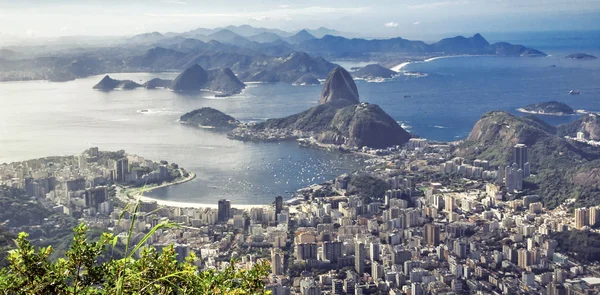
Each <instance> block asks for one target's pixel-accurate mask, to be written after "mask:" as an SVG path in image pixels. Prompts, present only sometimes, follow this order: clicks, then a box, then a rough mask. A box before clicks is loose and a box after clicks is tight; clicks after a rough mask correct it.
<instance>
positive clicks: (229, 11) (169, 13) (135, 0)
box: [0, 0, 600, 37]
mask: <svg viewBox="0 0 600 295" xmlns="http://www.w3.org/2000/svg"><path fill="white" fill-rule="evenodd" d="M230 24H233V25H240V24H250V25H253V26H261V27H270V28H280V29H284V30H296V29H301V28H305V27H309V28H317V27H320V26H325V27H329V28H333V29H337V30H341V31H348V32H357V33H361V34H363V35H366V36H373V37H375V36H381V37H383V36H406V37H418V36H431V35H437V34H443V33H450V32H458V33H472V32H476V31H482V32H489V31H540V30H590V29H595V30H598V29H600V0H420V1H417V0H372V1H358V0H344V1H340V0H333V1H315V0H305V1H285V0H281V1H273V0H264V1H250V0H228V1H217V0H211V1H197V0H103V1H95V0H69V1H67V0H58V1H53V0H0V34H2V35H3V36H4V37H6V36H18V37H46V36H65V35H132V34H136V33H143V32H149V31H160V32H168V31H174V32H182V31H186V30H191V29H194V28H197V27H209V28H211V27H218V26H225V25H230Z"/></svg>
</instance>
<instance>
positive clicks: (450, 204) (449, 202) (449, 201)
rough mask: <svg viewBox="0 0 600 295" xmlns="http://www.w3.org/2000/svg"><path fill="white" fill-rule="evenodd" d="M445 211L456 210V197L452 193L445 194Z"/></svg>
mask: <svg viewBox="0 0 600 295" xmlns="http://www.w3.org/2000/svg"><path fill="white" fill-rule="evenodd" d="M444 211H446V212H448V213H452V212H453V211H454V197H452V196H451V195H446V196H444Z"/></svg>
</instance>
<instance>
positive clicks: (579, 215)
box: [575, 208, 590, 229]
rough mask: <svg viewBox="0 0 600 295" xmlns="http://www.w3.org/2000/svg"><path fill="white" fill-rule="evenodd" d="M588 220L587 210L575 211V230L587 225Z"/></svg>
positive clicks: (579, 209)
mask: <svg viewBox="0 0 600 295" xmlns="http://www.w3.org/2000/svg"><path fill="white" fill-rule="evenodd" d="M589 220H590V218H589V217H588V209H587V208H577V209H575V228H577V229H581V228H583V227H584V226H587V225H589Z"/></svg>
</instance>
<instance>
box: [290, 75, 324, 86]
mask: <svg viewBox="0 0 600 295" xmlns="http://www.w3.org/2000/svg"><path fill="white" fill-rule="evenodd" d="M292 84H293V85H294V86H306V85H319V84H321V82H320V81H319V79H318V78H317V76H315V75H313V74H304V75H302V76H301V77H300V78H298V79H296V81H294V83H292Z"/></svg>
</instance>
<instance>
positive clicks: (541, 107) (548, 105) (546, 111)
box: [517, 101, 575, 116]
mask: <svg viewBox="0 0 600 295" xmlns="http://www.w3.org/2000/svg"><path fill="white" fill-rule="evenodd" d="M517 110H518V111H519V112H521V113H528V114H536V115H549V116H566V115H573V114H575V111H574V110H573V109H572V108H571V107H570V106H568V105H566V104H564V103H562V102H558V101H548V102H540V103H536V104H530V105H528V106H525V107H523V108H520V109H517Z"/></svg>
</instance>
